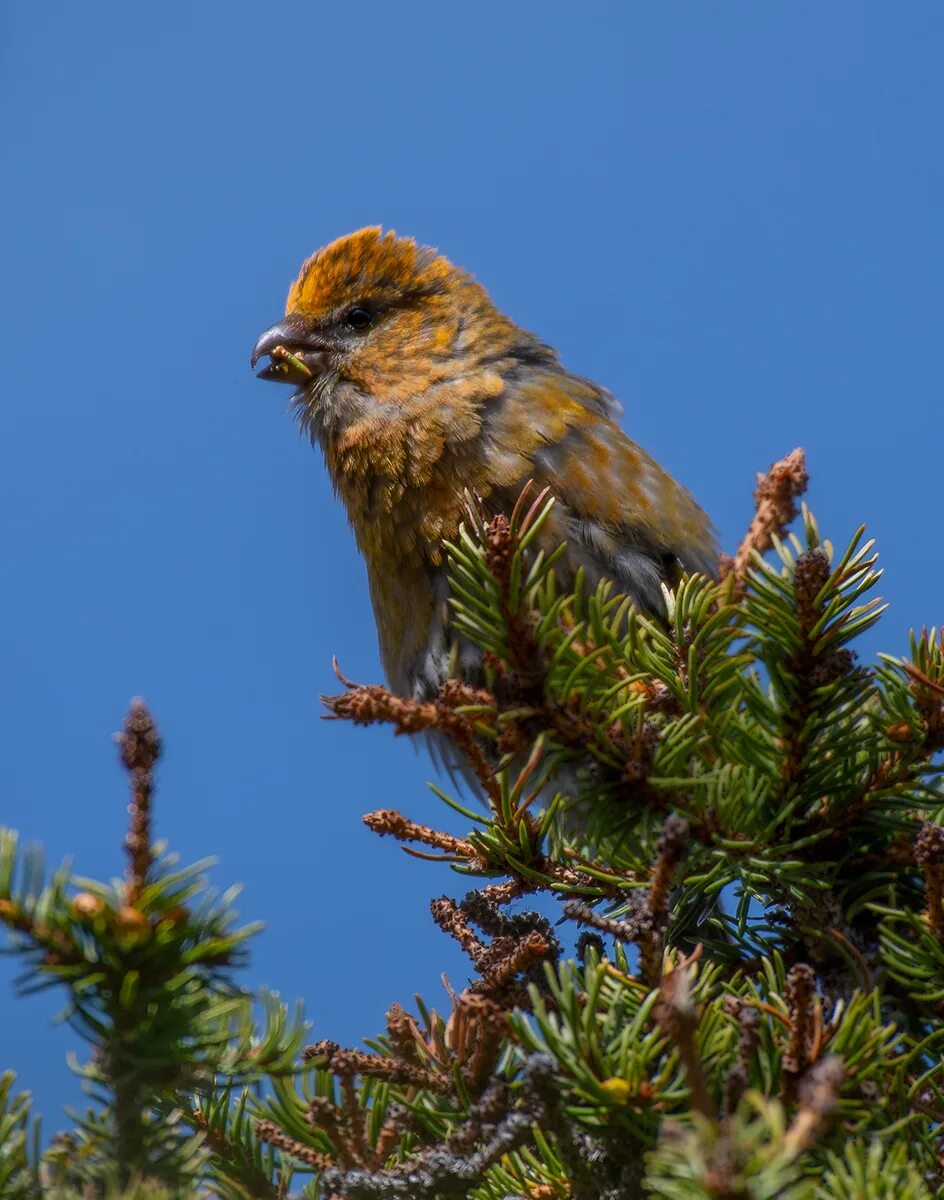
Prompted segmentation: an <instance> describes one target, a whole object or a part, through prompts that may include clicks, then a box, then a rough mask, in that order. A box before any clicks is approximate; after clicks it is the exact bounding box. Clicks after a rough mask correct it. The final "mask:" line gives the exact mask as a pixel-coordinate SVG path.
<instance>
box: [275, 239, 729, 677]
mask: <svg viewBox="0 0 944 1200" xmlns="http://www.w3.org/2000/svg"><path fill="white" fill-rule="evenodd" d="M264 355H267V356H269V357H270V359H271V361H270V362H269V363H268V365H266V366H264V367H263V369H262V370H261V371H260V372H259V376H260V378H263V379H272V380H280V381H284V382H288V383H292V384H295V385H296V386H297V391H296V394H295V397H294V407H295V409H296V411H297V413H298V416H299V419H300V421H301V425H302V428H303V429H304V430H305V431H306V432H307V433H308V435H309V436H310V438H311V440H312V442H317V443H318V444H319V445H320V446H321V448H322V450H323V452H324V456H325V461H326V463H327V465H328V471H329V472H330V475H331V479H332V482H333V484H334V487H335V489H336V491H337V492H338V494H339V495H340V497H341V499H342V501H343V502H344V505H345V507H346V509H347V513H348V517H349V519H350V522H351V525H352V527H353V529H354V536H355V537H356V539H357V544H358V546H359V547H360V550H361V553H362V554H363V555H364V558H365V560H366V563H367V575H368V580H369V584H370V595H371V600H372V602H373V608H374V616H375V619H376V622H377V632H378V636H379V639H380V651H381V656H382V659H383V664H384V669H385V671H386V674H387V677H388V680H389V682H390V685H391V687H393V688H394V689H395V690H396V691H398V692H400V693H401V694H405V695H412V696H415V697H417V698H426V697H428V696H430V695H432V694H435V693H436V692H437V691H438V689H439V685H440V684H441V683H442V681H443V679H444V678H445V677H446V675H447V673H448V662H449V635H448V630H447V623H446V600H447V595H448V587H447V581H446V562H445V552H444V550H443V545H442V542H443V539H444V538H446V539H453V538H455V537H456V533H457V530H458V527H459V524H460V522H461V520H462V516H463V496H462V493H463V489H468V491H470V492H471V493H472V494H474V495H476V496H479V497H481V499H482V501H483V503H484V505H485V508H486V510H490V511H493V512H499V511H504V512H510V511H511V508H512V507H513V505H514V502H515V499H516V498H517V496H518V493H519V492H520V491H521V488H522V487H523V485H524V484H525V482H526V481H527V480H529V479H532V480H534V481H535V483H536V484H537V485H538V486H539V487H542V488H543V487H545V486H548V487H550V489H551V491H552V493H553V495H554V496H555V497H556V498H557V501H558V503H557V504H556V505H555V508H554V509H553V510H552V514H551V522H550V523H549V525H550V527H549V526H545V528H544V530H542V536H543V537H544V538H545V541H546V543H547V544H549V545H550V546H552V547H553V546H557V545H560V544H561V543H566V545H567V553H566V554H565V556H564V557H563V558H562V559H561V560H560V561H559V562H558V564H557V572H558V576H559V577H562V582H563V583H564V585H565V586H566V584H567V582H568V579H569V578H572V577H573V574H574V572H575V571H576V569H577V568H578V567H581V566H582V567H584V569H585V571H586V577H587V581H588V583H589V584H590V585H591V586H592V585H594V584H595V583H596V582H597V581H598V580H600V579H601V578H607V579H611V580H612V581H613V583H614V584H615V586H616V589H617V591H618V592H620V593H622V594H624V595H626V596H628V597H630V598H631V599H632V600H633V602H634V603H635V604H636V606H637V607H639V608H640V609H642V610H644V611H647V612H658V611H661V609H662V605H663V601H662V594H661V584H662V583H663V582H664V581H668V582H672V581H673V580H674V579H675V578H676V577H677V575H678V573H679V571H680V570H684V571H690V572H692V571H702V572H706V573H711V572H712V571H713V569H714V564H715V562H716V561H717V551H716V546H715V540H714V535H713V532H712V528H711V524H710V522H709V520H708V518H707V517H706V516H705V514H704V513H703V512H702V510H701V509H700V508H699V507H698V505H697V504H696V503H695V501H694V500H693V499H692V497H691V496H690V495H689V493H688V492H687V491H685V489H684V488H682V487H681V486H680V485H679V484H677V483H676V482H675V480H674V479H672V478H671V476H670V475H668V474H667V473H666V472H665V471H664V470H663V469H662V468H661V467H660V466H659V464H658V463H657V462H656V461H655V460H654V459H653V458H651V457H650V456H649V455H648V454H647V453H646V451H645V450H643V449H642V448H641V447H640V446H637V445H636V444H635V443H634V442H631V441H630V440H629V438H628V437H627V436H626V434H625V433H623V431H622V430H621V429H620V427H619V426H618V425H617V423H616V418H617V416H618V414H619V413H620V407H619V405H618V403H617V402H616V400H615V399H614V398H613V396H612V395H611V394H610V393H609V392H608V391H607V390H606V389H605V388H602V387H600V386H599V385H598V384H595V383H592V382H591V381H590V380H588V379H582V378H581V377H580V376H578V375H573V374H571V373H570V371H568V370H566V369H565V368H564V367H563V366H561V364H560V362H559V361H558V357H557V354H556V353H555V352H554V350H552V349H551V348H550V347H549V346H547V345H545V344H544V343H543V342H542V341H541V340H540V339H539V338H537V337H535V335H534V334H532V333H528V332H526V331H525V330H524V329H521V328H520V327H519V326H518V325H516V324H515V323H514V321H512V320H510V319H509V318H508V317H506V316H505V315H504V314H503V313H500V312H499V311H498V309H497V308H496V307H495V306H494V304H493V303H492V302H491V300H490V299H489V296H488V293H487V292H486V291H485V289H484V288H483V287H482V286H481V284H479V283H477V282H476V281H475V280H474V279H473V278H472V276H471V275H469V274H467V273H466V272H465V271H463V270H461V269H460V268H458V267H455V266H453V264H452V263H451V262H449V261H448V259H445V258H443V257H441V256H440V255H438V254H437V252H436V251H435V250H431V249H429V248H428V247H425V246H419V245H417V244H416V242H414V241H413V240H412V239H408V238H400V237H397V236H396V235H395V234H394V233H390V232H388V233H384V232H382V231H381V230H380V229H375V228H371V229H361V230H359V231H358V232H356V233H351V234H348V235H347V236H346V237H342V238H339V239H338V240H337V241H336V242H332V243H331V244H330V245H328V246H325V247H323V248H322V249H321V250H319V251H318V252H317V253H316V254H314V255H313V256H312V257H311V258H309V259H308V261H307V262H306V263H305V264H304V265H303V267H302V269H301V273H300V274H299V276H298V278H297V279H296V280H295V282H294V283H293V284H292V286H291V288H290V289H289V294H288V303H287V304H286V308H285V317H284V319H283V320H281V321H279V322H278V324H276V325H273V326H272V327H271V328H270V329H268V330H266V332H265V333H264V334H263V335H262V337H260V338H259V340H258V342H256V345H255V347H254V348H253V351H252V360H251V361H252V366H253V367H255V365H256V364H257V362H258V361H259V359H260V358H261V357H263V356H264ZM469 653H470V652H469V651H468V649H467V650H466V652H465V654H464V656H463V657H462V658H460V662H461V663H462V664H463V668H462V669H463V670H464V671H465V673H474V666H475V664H474V663H473V662H470V661H469Z"/></svg>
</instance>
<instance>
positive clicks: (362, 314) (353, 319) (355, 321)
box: [344, 305, 374, 333]
mask: <svg viewBox="0 0 944 1200" xmlns="http://www.w3.org/2000/svg"><path fill="white" fill-rule="evenodd" d="M373 323H374V315H373V313H372V312H371V311H370V309H367V308H364V307H363V306H362V305H357V307H355V308H351V309H349V310H348V311H347V312H346V313H345V314H344V324H345V325H346V326H347V327H348V329H355V330H357V332H358V333H360V332H361V330H363V329H367V328H368V327H369V326H370V325H372V324H373Z"/></svg>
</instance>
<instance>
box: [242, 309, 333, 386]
mask: <svg viewBox="0 0 944 1200" xmlns="http://www.w3.org/2000/svg"><path fill="white" fill-rule="evenodd" d="M263 355H268V357H269V361H268V362H267V363H266V365H265V366H264V367H263V368H262V369H261V370H260V371H257V372H256V375H257V377H258V378H259V379H268V380H269V381H270V382H272V383H290V384H292V385H293V386H294V387H303V386H304V385H305V384H306V383H307V382H308V381H309V380H310V379H312V378H313V377H314V376H315V375H320V374H321V372H322V371H324V369H325V367H326V366H327V360H328V351H327V349H326V348H325V345H324V343H323V342H321V341H319V340H318V339H317V338H316V337H315V336H314V335H313V334H312V333H311V331H310V330H308V329H306V328H305V324H304V322H302V321H300V320H299V319H298V318H297V317H291V316H289V317H286V318H285V319H284V320H282V321H279V322H278V323H277V324H276V325H272V326H271V327H270V328H269V329H267V330H266V331H265V333H264V334H263V335H262V337H261V338H259V340H258V342H256V344H255V345H254V346H253V348H252V354H251V356H250V358H249V365H250V367H253V368H255V365H256V363H257V362H258V361H259V359H260V358H262V357H263Z"/></svg>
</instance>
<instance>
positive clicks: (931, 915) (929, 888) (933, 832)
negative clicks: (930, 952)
mask: <svg viewBox="0 0 944 1200" xmlns="http://www.w3.org/2000/svg"><path fill="white" fill-rule="evenodd" d="M914 860H915V862H916V863H917V865H918V868H919V869H920V871H921V875H922V877H923V878H924V892H925V896H926V898H927V902H928V925H929V926H930V928H931V932H932V933H933V934H934V936H935V937H936V938H938V940H941V939H944V828H942V827H941V826H940V825H934V824H932V823H931V822H928V823H927V824H925V825H923V826H922V827H921V830H920V832H919V833H918V836H917V837H916V838H915V843H914Z"/></svg>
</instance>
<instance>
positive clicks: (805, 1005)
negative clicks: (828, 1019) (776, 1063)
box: [781, 963, 816, 1100]
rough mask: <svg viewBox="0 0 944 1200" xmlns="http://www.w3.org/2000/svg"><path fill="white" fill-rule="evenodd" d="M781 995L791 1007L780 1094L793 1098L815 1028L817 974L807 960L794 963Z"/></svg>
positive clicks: (808, 1054) (805, 1065)
mask: <svg viewBox="0 0 944 1200" xmlns="http://www.w3.org/2000/svg"><path fill="white" fill-rule="evenodd" d="M784 991H785V995H784V998H785V1000H786V1001H787V1004H788V1005H789V1007H790V1039H789V1042H788V1044H787V1049H786V1051H785V1053H784V1055H783V1061H782V1064H781V1066H782V1070H783V1093H784V1096H785V1098H786V1099H788V1100H792V1099H794V1098H795V1097H796V1094H797V1086H798V1084H799V1080H800V1077H801V1076H802V1074H803V1073H804V1071H805V1070H806V1069H807V1067H808V1066H809V1064H810V1043H811V1041H812V1036H813V1027H814V1011H813V1010H814V1006H815V1003H816V976H815V974H814V972H813V968H812V967H811V966H808V965H807V964H806V963H797V964H796V966H794V967H791V968H790V971H789V973H788V974H787V983H786V988H785V989H784Z"/></svg>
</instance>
